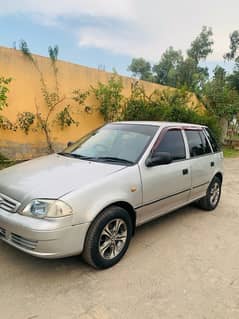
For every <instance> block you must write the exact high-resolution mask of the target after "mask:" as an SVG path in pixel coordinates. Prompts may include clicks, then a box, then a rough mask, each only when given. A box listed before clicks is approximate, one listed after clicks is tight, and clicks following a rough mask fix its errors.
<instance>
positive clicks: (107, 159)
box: [57, 152, 134, 165]
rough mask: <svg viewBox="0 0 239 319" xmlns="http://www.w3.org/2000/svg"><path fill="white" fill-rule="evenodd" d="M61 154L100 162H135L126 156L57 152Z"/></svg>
mask: <svg viewBox="0 0 239 319" xmlns="http://www.w3.org/2000/svg"><path fill="white" fill-rule="evenodd" d="M57 154H59V155H63V156H67V157H73V158H79V159H83V160H88V161H96V162H97V161H99V162H113V163H125V164H130V165H132V164H134V162H133V161H129V160H127V159H124V158H119V157H112V156H99V157H93V156H84V155H79V154H74V153H64V152H60V153H57Z"/></svg>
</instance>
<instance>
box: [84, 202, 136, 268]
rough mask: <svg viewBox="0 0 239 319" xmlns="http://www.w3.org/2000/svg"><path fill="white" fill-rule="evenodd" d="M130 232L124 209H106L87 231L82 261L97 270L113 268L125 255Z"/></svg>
mask: <svg viewBox="0 0 239 319" xmlns="http://www.w3.org/2000/svg"><path fill="white" fill-rule="evenodd" d="M132 232H133V225H132V220H131V218H130V216H129V213H128V212H127V211H126V210H125V209H123V208H121V207H118V206H111V207H108V208H106V209H105V210H104V211H103V212H102V213H101V214H100V215H99V216H97V217H96V219H95V220H94V221H93V223H92V224H91V226H90V228H89V230H88V233H87V236H86V240H85V246H84V251H83V255H82V257H83V259H84V260H85V261H86V262H87V263H88V264H90V265H91V266H93V267H95V268H98V269H105V268H109V267H112V266H114V265H115V264H117V263H118V262H119V261H120V260H121V258H122V257H123V256H124V254H125V253H126V251H127V249H128V246H129V243H130V240H131V237H132Z"/></svg>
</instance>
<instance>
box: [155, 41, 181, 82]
mask: <svg viewBox="0 0 239 319" xmlns="http://www.w3.org/2000/svg"><path fill="white" fill-rule="evenodd" d="M182 61H183V55H182V52H181V51H176V50H174V48H173V47H169V48H168V49H167V50H166V51H165V52H164V53H163V54H162V57H161V59H160V61H159V63H158V64H155V65H154V66H153V72H154V73H155V81H156V82H157V83H160V84H162V85H169V86H173V87H177V82H178V81H177V77H178V71H177V70H178V67H179V65H180V64H181V63H182Z"/></svg>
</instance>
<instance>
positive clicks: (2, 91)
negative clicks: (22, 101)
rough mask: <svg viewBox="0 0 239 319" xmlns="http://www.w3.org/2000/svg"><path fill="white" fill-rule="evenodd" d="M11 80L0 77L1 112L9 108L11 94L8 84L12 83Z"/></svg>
mask: <svg viewBox="0 0 239 319" xmlns="http://www.w3.org/2000/svg"><path fill="white" fill-rule="evenodd" d="M11 80H12V79H11V78H5V77H3V76H1V77H0V111H2V110H3V109H4V108H5V107H7V106H8V103H7V98H8V96H7V94H8V92H9V88H8V84H9V83H10V82H11Z"/></svg>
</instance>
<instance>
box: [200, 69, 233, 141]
mask: <svg viewBox="0 0 239 319" xmlns="http://www.w3.org/2000/svg"><path fill="white" fill-rule="evenodd" d="M203 93H204V104H205V106H206V107H207V109H208V111H209V112H210V113H211V114H214V115H216V116H217V118H218V119H219V121H220V123H221V126H222V128H223V134H222V138H224V137H225V135H226V133H227V129H228V125H229V123H230V122H231V120H232V119H233V117H234V116H236V115H237V114H238V112H239V95H238V92H237V91H236V90H235V89H232V88H231V87H230V86H229V84H228V78H227V74H226V71H225V69H223V68H222V67H220V66H217V67H216V68H215V70H214V75H213V78H212V80H211V81H208V83H207V84H206V85H205V87H204V92H203Z"/></svg>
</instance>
